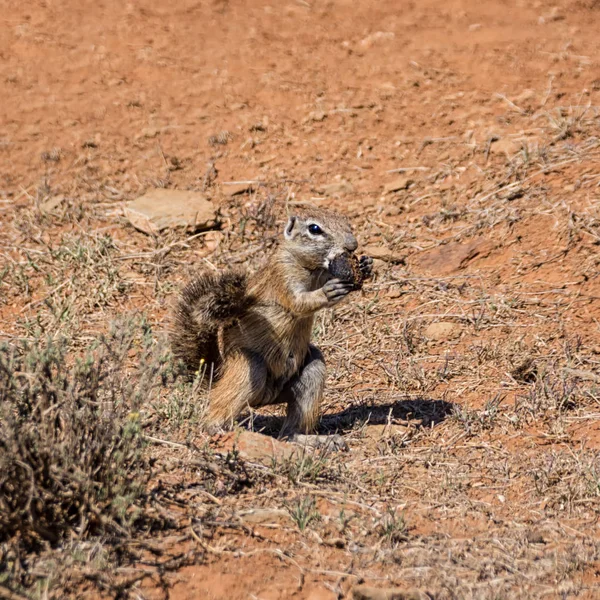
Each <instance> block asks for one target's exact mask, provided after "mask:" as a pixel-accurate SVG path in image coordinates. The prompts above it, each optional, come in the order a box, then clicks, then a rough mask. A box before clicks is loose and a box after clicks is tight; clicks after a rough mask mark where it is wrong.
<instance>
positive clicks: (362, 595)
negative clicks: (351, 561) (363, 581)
mask: <svg viewBox="0 0 600 600" xmlns="http://www.w3.org/2000/svg"><path fill="white" fill-rule="evenodd" d="M352 598H353V600H431V596H430V595H429V594H427V593H426V592H422V591H421V590H416V589H410V590H403V589H401V588H374V587H370V586H368V585H357V586H356V587H354V588H353V589H352Z"/></svg>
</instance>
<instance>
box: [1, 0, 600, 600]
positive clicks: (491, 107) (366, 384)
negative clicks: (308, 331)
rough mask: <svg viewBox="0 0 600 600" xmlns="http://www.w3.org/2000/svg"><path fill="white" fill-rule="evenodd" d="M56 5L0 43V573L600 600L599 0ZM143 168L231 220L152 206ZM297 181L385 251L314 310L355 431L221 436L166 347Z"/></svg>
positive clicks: (101, 585)
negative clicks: (153, 216) (199, 274)
mask: <svg viewBox="0 0 600 600" xmlns="http://www.w3.org/2000/svg"><path fill="white" fill-rule="evenodd" d="M46 4H47V6H46V5H45V6H43V7H42V6H37V5H32V4H26V3H21V4H19V3H12V4H11V5H10V7H9V9H8V11H6V12H7V15H8V16H7V18H6V25H7V26H6V27H5V28H4V30H3V34H2V36H0V55H1V56H2V57H3V60H2V61H0V81H1V82H2V84H3V85H4V86H5V88H6V93H4V94H3V97H2V103H1V105H0V156H1V157H2V158H3V159H6V160H4V162H2V165H3V169H2V172H0V598H2V600H4V599H5V598H7V599H9V600H63V599H66V598H77V599H82V600H92V599H93V600H96V598H102V599H103V600H104V599H107V600H108V599H109V598H115V599H118V600H141V599H144V600H159V599H160V600H162V599H163V598H164V599H166V598H171V599H176V598H180V597H184V596H185V597H188V596H189V597H191V596H194V597H198V598H204V597H206V598H210V597H227V598H232V599H235V600H238V599H240V600H242V599H244V600H247V599H248V598H281V599H283V598H292V597H293V598H298V599H301V598H307V597H321V596H322V597H323V598H325V597H327V598H329V597H331V598H334V597H335V598H338V599H340V600H349V599H350V598H352V596H353V591H352V590H353V588H354V586H355V584H356V583H357V582H359V581H360V582H363V581H364V583H365V584H366V585H368V586H375V587H397V588H401V589H403V590H404V589H406V590H408V589H413V590H414V589H415V588H416V591H414V594H413V595H415V597H423V598H425V597H429V598H435V599H436V600H458V599H460V600H500V599H506V598H520V599H521V598H522V599H523V600H542V599H544V600H550V599H554V598H556V599H560V600H574V599H577V600H588V599H593V598H597V597H600V575H599V569H598V565H599V564H600V542H599V540H600V529H599V527H598V514H599V509H598V507H599V506H600V457H599V453H598V448H599V443H600V442H599V440H600V435H599V428H598V423H599V421H600V358H599V357H600V344H599V342H598V340H599V339H600V328H599V325H598V324H599V322H600V308H599V306H600V304H599V298H600V276H599V268H598V267H599V266H600V258H599V253H598V247H599V244H600V196H599V190H600V187H599V185H600V175H599V173H600V140H599V137H598V131H599V125H600V109H599V108H598V107H599V105H600V82H599V81H598V78H597V73H598V64H597V63H598V58H597V57H598V34H597V6H595V7H594V6H592V5H594V4H596V5H597V2H596V3H594V2H588V1H584V2H566V0H558V1H557V2H553V3H552V6H550V5H549V4H547V3H545V2H541V3H537V4H536V3H517V4H515V3H513V4H512V5H511V6H510V7H509V8H510V11H509V12H510V27H508V28H507V25H506V24H507V12H506V11H507V8H506V6H504V5H500V4H498V3H496V4H495V3H474V2H470V1H466V2H462V3H456V2H452V1H451V2H450V3H441V2H436V1H432V2H426V3H406V6H403V7H402V10H398V3H397V2H392V1H391V0H381V1H380V2H377V3H375V2H369V1H367V2H365V3H352V4H349V3H342V2H338V1H337V0H333V2H332V3H323V2H315V1H312V0H311V1H306V2H305V1H303V0H300V1H296V2H292V3H284V4H281V5H279V4H277V3H270V5H269V6H264V7H262V6H259V5H258V4H256V3H237V4H236V5H235V7H234V6H233V4H232V3H228V2H226V1H225V2H222V1H218V2H212V3H211V2H209V3H202V2H201V3H198V2H196V3H191V4H190V6H181V7H175V8H172V7H167V6H166V4H164V3H161V2H157V3H154V4H153V6H151V7H144V8H142V7H139V6H137V4H136V3H132V5H131V6H129V5H128V6H127V7H126V13H127V14H126V15H125V14H124V13H123V10H124V9H123V7H121V6H117V4H116V3H115V2H114V1H113V0H107V2H106V3H104V4H102V5H100V4H98V5H97V6H96V5H94V6H91V5H90V7H88V8H89V10H86V11H83V12H81V10H80V7H79V6H75V5H74V3H72V2H70V0H66V2H64V3H46ZM192 4H193V6H192ZM263 8H264V10H263ZM67 17H68V18H67ZM333 23H334V24H335V27H334V28H333V29H332V28H331V25H332V24H333ZM99 24H100V25H101V27H100V26H99ZM207 24H208V26H207ZM332 32H333V33H332ZM123 40H125V41H126V43H124V41H123ZM197 40H201V43H200V44H199V43H197ZM73 49H76V50H73ZM71 52H74V53H75V54H73V56H75V55H76V60H72V57H71V54H70V53H71ZM247 56H251V58H252V60H251V64H250V63H248V61H247V60H246V58H244V57H247ZM240 57H242V58H243V60H242V59H241V58H240ZM274 57H275V58H274ZM67 62H68V63H69V64H67ZM42 66H43V71H44V73H43V74H40V73H41V71H40V69H41V68H42ZM216 67H218V68H216ZM219 132H220V133H219ZM211 136H213V137H211ZM220 138H222V139H221V140H220V141H221V142H223V143H212V142H214V141H215V140H217V142H219V139H220ZM225 142H226V143H225ZM150 187H157V188H176V189H185V190H190V191H197V192H200V193H203V194H205V195H206V196H207V197H209V198H210V199H211V200H212V201H213V202H214V203H215V204H216V206H217V208H218V217H219V219H218V220H219V222H220V224H221V228H220V230H218V231H191V230H189V231H188V230H183V229H169V228H166V229H164V230H161V231H160V232H157V233H156V234H155V235H153V236H146V235H144V234H142V233H140V232H139V231H137V230H135V229H134V228H133V227H132V226H131V224H130V222H129V221H128V218H127V216H126V215H125V212H124V208H126V206H127V203H128V201H130V200H132V199H134V198H135V197H137V196H138V195H141V194H143V193H144V192H145V191H147V189H148V188H150ZM298 201H299V202H303V201H311V202H315V203H317V204H320V205H323V206H327V207H331V208H335V209H339V210H341V211H342V212H345V213H346V214H347V215H348V216H349V218H350V220H351V221H352V223H353V226H354V228H355V230H356V231H357V233H358V238H359V242H360V248H359V252H361V251H362V250H363V249H365V253H370V254H372V255H373V256H374V257H375V258H376V265H375V271H376V276H375V278H374V279H373V280H372V281H370V282H368V284H366V285H365V286H364V288H363V291H362V292H360V293H355V294H353V298H352V301H351V302H345V303H342V304H340V305H338V306H336V307H335V309H334V310H333V311H327V312H323V313H321V314H319V315H318V318H317V320H316V323H315V339H316V343H317V344H318V345H319V346H320V347H321V349H322V350H323V353H324V355H325V357H326V361H327V368H328V382H327V386H326V393H325V399H324V405H323V413H324V414H323V418H322V419H321V422H320V426H319V433H321V434H338V435H342V436H343V437H344V439H345V440H346V442H347V443H348V446H349V451H348V452H331V451H327V450H325V451H317V452H312V451H309V450H303V449H301V448H298V449H296V450H295V451H291V450H290V447H289V446H288V445H282V444H283V442H281V441H279V440H277V439H276V437H275V436H276V435H277V432H278V431H279V428H280V425H281V417H282V415H283V412H284V410H285V407H283V406H282V407H268V408H264V409H261V410H260V411H256V412H254V413H250V414H248V415H246V416H245V417H244V418H243V419H242V420H241V421H240V422H239V423H237V425H236V428H235V431H233V432H226V433H225V432H224V433H218V434H216V435H213V436H208V435H207V434H206V433H205V432H204V431H203V429H202V420H203V415H204V411H205V410H206V406H207V402H208V400H209V396H210V380H211V374H210V372H208V370H206V368H205V370H201V371H200V372H199V373H198V376H197V378H196V380H195V381H187V380H184V379H181V378H180V377H179V376H178V371H177V368H176V366H173V365H172V364H171V362H170V360H169V358H168V352H166V351H165V349H164V348H163V346H162V342H161V340H162V339H163V336H164V330H165V329H166V328H167V327H168V318H167V315H168V309H169V303H170V301H171V299H172V296H173V294H174V292H175V291H176V290H177V289H178V288H179V286H180V285H181V283H182V282H183V281H184V280H187V279H188V278H189V277H190V275H191V274H192V272H194V271H195V270H197V269H204V268H206V269H221V268H224V267H228V266H231V265H235V266H239V267H247V268H249V269H259V268H260V265H261V261H262V259H263V258H264V256H265V255H266V253H267V252H269V251H270V250H271V249H272V247H273V245H274V244H275V243H276V241H277V239H278V237H279V236H280V225H281V221H282V220H283V218H284V215H285V213H286V204H287V203H289V202H298ZM131 312H133V313H135V314H137V315H139V316H138V317H136V318H135V319H133V320H132V319H130V318H129V317H127V318H125V319H119V315H122V314H131ZM111 323H113V325H112V326H111V325H110V324H111ZM201 383H202V384H207V385H200V384H201Z"/></svg>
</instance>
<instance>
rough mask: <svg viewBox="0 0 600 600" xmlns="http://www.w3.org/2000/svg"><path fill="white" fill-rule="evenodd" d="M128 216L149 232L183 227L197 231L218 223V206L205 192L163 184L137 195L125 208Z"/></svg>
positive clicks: (136, 224)
mask: <svg viewBox="0 0 600 600" xmlns="http://www.w3.org/2000/svg"><path fill="white" fill-rule="evenodd" d="M125 216H126V217H127V219H128V220H129V222H130V223H131V224H132V225H133V226H134V227H135V228H136V229H139V230H140V231H142V232H144V233H146V234H148V235H156V234H157V233H159V232H161V231H163V230H165V229H177V228H180V227H181V228H185V229H186V231H189V232H195V231H199V230H202V229H211V228H213V227H215V226H216V224H217V211H216V209H215V206H214V205H213V203H212V202H211V201H210V200H208V198H207V197H206V196H205V195H204V194H201V193H199V192H187V191H183V190H166V189H162V188H158V189H154V190H150V191H149V192H147V193H146V194H144V195H143V196H140V197H139V198H136V199H135V200H134V201H133V202H131V203H130V204H129V205H128V206H127V207H126V208H125Z"/></svg>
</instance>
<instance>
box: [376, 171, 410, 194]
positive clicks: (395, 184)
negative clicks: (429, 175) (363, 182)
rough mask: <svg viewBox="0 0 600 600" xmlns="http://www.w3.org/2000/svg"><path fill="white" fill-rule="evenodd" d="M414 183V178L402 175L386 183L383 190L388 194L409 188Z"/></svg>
mask: <svg viewBox="0 0 600 600" xmlns="http://www.w3.org/2000/svg"><path fill="white" fill-rule="evenodd" d="M413 183H414V179H412V178H411V177H408V176H407V175H402V176H400V177H396V179H394V181H390V182H389V183H386V184H385V186H384V188H383V190H384V191H385V193H386V194H390V193H392V192H399V191H400V190H407V189H408V188H409V187H410V186H411V185H412V184H413Z"/></svg>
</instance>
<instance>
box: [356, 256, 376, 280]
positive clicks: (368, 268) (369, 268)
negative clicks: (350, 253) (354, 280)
mask: <svg viewBox="0 0 600 600" xmlns="http://www.w3.org/2000/svg"><path fill="white" fill-rule="evenodd" d="M358 268H359V269H360V272H361V273H362V277H363V279H368V278H369V277H371V275H372V274H373V259H372V258H371V257H370V256H361V257H360V258H359V260H358Z"/></svg>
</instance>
